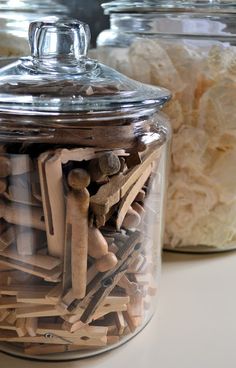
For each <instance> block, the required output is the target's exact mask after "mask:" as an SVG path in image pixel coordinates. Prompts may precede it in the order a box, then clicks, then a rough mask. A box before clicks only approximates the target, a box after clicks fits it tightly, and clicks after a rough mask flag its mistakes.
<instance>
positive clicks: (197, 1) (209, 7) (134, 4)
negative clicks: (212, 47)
mask: <svg viewBox="0 0 236 368" xmlns="http://www.w3.org/2000/svg"><path fill="white" fill-rule="evenodd" d="M102 7H103V8H104V9H105V14H110V13H123V12H135V13H137V12H161V11H167V10H168V11H184V12H188V11H196V12H201V11H204V12H210V13H215V12H216V13H217V12H219V13H224V12H225V13H234V12H236V1H233V0H143V1H128V0H117V1H111V2H108V3H104V4H102Z"/></svg>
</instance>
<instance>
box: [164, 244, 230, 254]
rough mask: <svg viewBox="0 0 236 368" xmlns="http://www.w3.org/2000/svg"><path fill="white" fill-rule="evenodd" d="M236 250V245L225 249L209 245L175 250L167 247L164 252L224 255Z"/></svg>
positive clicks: (189, 246)
mask: <svg viewBox="0 0 236 368" xmlns="http://www.w3.org/2000/svg"><path fill="white" fill-rule="evenodd" d="M235 250H236V244H235V245H231V246H228V247H224V248H217V247H213V246H212V247H211V246H207V245H198V246H191V245H188V246H184V247H176V248H173V247H171V246H168V245H165V246H164V247H163V251H166V252H173V253H186V254H196V255H197V254H210V253H222V252H232V251H235Z"/></svg>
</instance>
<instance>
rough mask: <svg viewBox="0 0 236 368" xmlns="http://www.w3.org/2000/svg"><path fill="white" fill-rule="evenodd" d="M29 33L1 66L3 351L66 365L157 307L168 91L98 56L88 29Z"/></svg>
mask: <svg viewBox="0 0 236 368" xmlns="http://www.w3.org/2000/svg"><path fill="white" fill-rule="evenodd" d="M29 34H30V43H31V50H32V56H31V57H24V58H22V59H19V60H18V61H17V62H15V63H13V64H10V65H7V66H5V67H4V68H2V69H0V215H1V219H0V296H1V297H0V349H1V350H2V351H4V352H8V353H11V354H15V355H19V356H22V357H31V358H35V359H46V360H50V359H52V360H55V359H56V360H67V359H73V358H78V357H84V356H91V355H94V354H97V353H99V352H103V351H106V350H109V349H112V348H114V347H116V346H118V345H120V344H122V343H123V342H125V341H127V340H129V339H130V338H131V337H133V336H134V335H135V334H136V333H138V332H139V331H140V330H141V329H142V328H143V327H144V326H145V325H146V323H147V322H148V321H149V320H150V318H151V316H152V314H153V311H154V310H155V308H156V299H157V297H158V294H159V276H160V266H161V265H160V263H161V247H162V240H163V239H162V238H163V218H164V216H163V213H164V204H165V188H166V171H167V170H166V167H167V166H168V146H169V143H168V142H169V138H170V127H169V124H168V121H167V119H166V117H165V115H163V114H162V113H161V112H160V111H159V110H160V109H161V107H162V106H163V104H164V103H165V102H166V101H168V100H169V98H170V94H169V91H167V90H166V89H162V88H157V87H150V86H147V85H144V84H141V83H139V82H135V81H132V80H130V79H128V78H127V77H125V76H123V75H122V74H120V73H118V72H116V71H114V70H113V69H111V68H109V67H107V66H105V65H103V64H99V63H97V62H96V61H95V60H92V59H88V58H87V56H86V53H87V48H88V42H89V37H90V33H89V29H88V26H87V25H86V24H84V23H82V22H79V21H76V20H67V21H65V20H64V21H62V20H61V21H57V22H51V21H48V20H47V21H45V22H36V23H35V22H34V23H32V24H31V26H30V31H29Z"/></svg>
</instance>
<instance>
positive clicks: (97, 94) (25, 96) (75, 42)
mask: <svg viewBox="0 0 236 368" xmlns="http://www.w3.org/2000/svg"><path fill="white" fill-rule="evenodd" d="M89 41H90V30H89V27H88V25H87V24H85V23H83V22H80V21H78V20H68V19H62V20H57V19H54V18H50V19H46V20H44V21H39V22H33V23H31V25H30V27H29V42H30V46H31V54H32V56H30V57H24V58H21V59H19V60H18V61H16V62H15V63H12V64H9V65H8V66H6V67H3V68H2V69H0V112H1V111H4V112H10V113H13V112H14V113H22V111H23V112H24V113H29V114H32V113H34V114H35V113H36V112H37V113H39V114H40V113H51V112H73V111H86V112H88V111H89V112H91V111H92V112H93V111H109V110H117V109H132V108H146V109H147V108H150V107H152V108H157V107H159V106H162V105H163V104H164V103H165V102H166V101H167V100H168V99H169V98H170V93H169V91H168V90H166V89H164V88H158V87H151V86H149V85H144V84H142V83H139V82H135V81H133V80H131V79H129V78H127V77H125V76H124V75H122V74H120V73H118V72H116V71H115V70H113V69H111V68H109V67H107V66H105V65H103V64H100V63H98V62H97V61H96V60H93V59H89V58H88V57H87V50H88V46H89Z"/></svg>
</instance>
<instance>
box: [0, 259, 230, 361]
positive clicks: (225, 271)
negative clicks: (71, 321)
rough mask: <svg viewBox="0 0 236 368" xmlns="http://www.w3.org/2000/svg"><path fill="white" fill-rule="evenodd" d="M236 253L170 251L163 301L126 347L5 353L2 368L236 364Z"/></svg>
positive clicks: (1, 357) (164, 276) (164, 281)
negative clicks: (38, 356)
mask: <svg viewBox="0 0 236 368" xmlns="http://www.w3.org/2000/svg"><path fill="white" fill-rule="evenodd" d="M235 284H236V252H230V253H221V254H214V255H205V256H201V255H181V254H174V253H165V255H164V264H163V276H162V290H161V300H160V305H159V309H158V312H157V313H156V315H155V317H154V318H153V319H152V321H151V322H150V324H149V325H148V326H147V327H146V328H145V329H144V330H143V331H142V332H141V333H140V334H139V335H138V336H136V337H135V338H134V339H133V340H131V341H130V342H128V343H127V344H126V345H123V346H122V347H120V348H118V349H116V350H113V351H111V352H109V353H105V354H103V355H100V356H97V357H94V358H90V359H85V360H80V361H73V362H67V363H40V362H32V361H26V360H20V359H16V358H12V357H9V356H7V355H4V354H0V366H1V368H34V367H40V366H41V367H42V366H47V367H53V368H54V367H59V368H77V367H78V368H90V367H96V368H121V367H125V368H126V367H131V368H133V367H134V368H156V367H157V368H223V367H227V368H235V367H236V348H235V343H236V285H235Z"/></svg>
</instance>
